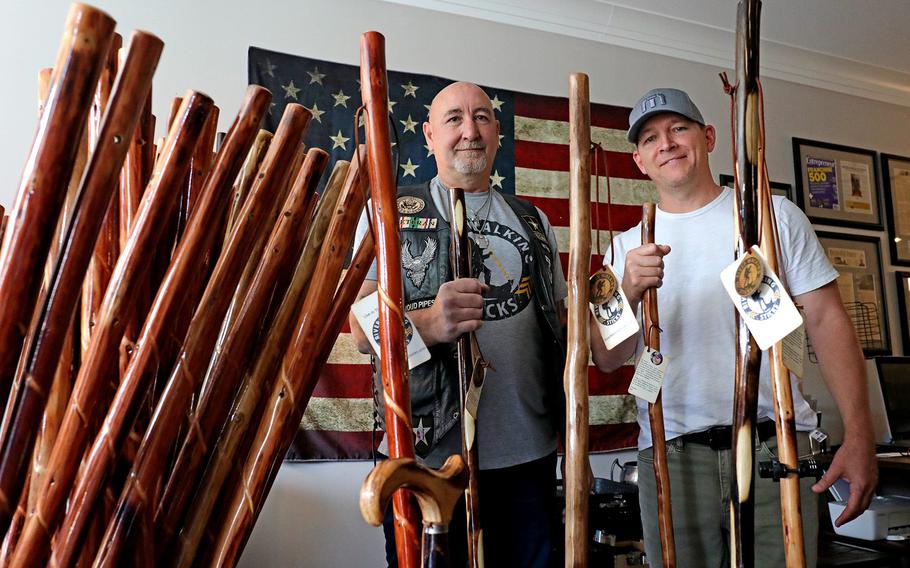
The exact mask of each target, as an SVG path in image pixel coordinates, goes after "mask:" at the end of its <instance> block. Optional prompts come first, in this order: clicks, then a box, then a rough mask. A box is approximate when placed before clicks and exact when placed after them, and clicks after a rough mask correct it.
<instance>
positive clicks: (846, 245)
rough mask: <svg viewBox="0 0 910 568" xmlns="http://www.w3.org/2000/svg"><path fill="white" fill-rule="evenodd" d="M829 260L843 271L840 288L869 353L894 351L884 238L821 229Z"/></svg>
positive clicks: (819, 234) (862, 343)
mask: <svg viewBox="0 0 910 568" xmlns="http://www.w3.org/2000/svg"><path fill="white" fill-rule="evenodd" d="M817 234H818V240H819V241H820V242H821V245H822V247H823V248H824V249H825V254H826V255H827V256H828V260H830V261H831V264H833V265H834V268H835V269H836V270H837V271H838V272H839V273H840V276H838V278H837V290H838V292H840V298H841V302H843V304H844V308H845V309H846V310H847V315H848V316H850V321H852V322H853V327H854V328H855V329H856V336H857V338H858V339H859V344H860V347H862V348H863V354H864V355H865V356H866V357H874V356H876V355H890V354H891V340H890V337H889V334H888V309H887V306H886V305H885V291H884V286H883V280H882V260H881V259H882V255H881V241H880V240H879V238H878V237H867V236H865V235H843V234H838V233H826V232H824V231H818V232H817Z"/></svg>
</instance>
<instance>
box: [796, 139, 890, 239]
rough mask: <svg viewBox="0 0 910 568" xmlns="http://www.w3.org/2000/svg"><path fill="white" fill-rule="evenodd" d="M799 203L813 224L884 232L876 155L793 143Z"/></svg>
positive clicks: (813, 143)
mask: <svg viewBox="0 0 910 568" xmlns="http://www.w3.org/2000/svg"><path fill="white" fill-rule="evenodd" d="M793 167H794V174H795V175H796V203H797V205H799V206H800V208H801V209H802V210H803V211H805V213H806V216H807V217H809V220H810V221H812V222H813V223H821V224H823V225H840V226H844V227H856V228H860V229H878V230H881V229H882V228H883V224H882V218H881V206H880V203H879V202H880V201H881V190H880V189H879V186H878V162H877V161H876V159H875V152H874V151H872V150H864V149H862V148H851V147H850V146H841V145H838V144H829V143H827V142H818V141H816V140H805V139H803V138H794V139H793Z"/></svg>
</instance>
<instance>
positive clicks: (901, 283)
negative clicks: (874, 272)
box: [894, 271, 910, 355]
mask: <svg viewBox="0 0 910 568" xmlns="http://www.w3.org/2000/svg"><path fill="white" fill-rule="evenodd" d="M894 276H895V277H896V278H897V313H898V317H900V319H901V338H902V340H903V343H902V345H903V347H904V355H910V312H908V311H907V310H908V308H910V272H900V271H898V272H895V273H894Z"/></svg>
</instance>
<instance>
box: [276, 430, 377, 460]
mask: <svg viewBox="0 0 910 568" xmlns="http://www.w3.org/2000/svg"><path fill="white" fill-rule="evenodd" d="M380 438H381V435H380V434H379V433H377V434H376V436H375V442H376V444H377V445H378V444H379V440H380ZM373 440H374V437H373V433H372V432H338V431H334V430H303V429H300V430H297V435H296V436H294V442H293V443H292V444H291V448H290V451H289V452H288V455H287V459H288V460H292V461H331V460H368V459H372V457H373V455H372V452H371V451H370V450H371V446H372V444H373ZM312 456H319V459H318V460H313V459H312Z"/></svg>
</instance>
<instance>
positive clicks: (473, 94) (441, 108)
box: [430, 81, 493, 121]
mask: <svg viewBox="0 0 910 568" xmlns="http://www.w3.org/2000/svg"><path fill="white" fill-rule="evenodd" d="M465 100H470V101H472V103H473V104H476V105H478V107H483V108H486V109H487V110H489V111H490V113H492V112H493V103H491V102H490V97H488V96H487V94H486V93H485V92H484V90H483V89H481V88H480V87H478V86H477V85H475V84H474V83H468V82H466V81H458V82H457V83H452V84H451V85H448V86H446V87H443V88H442V90H440V91H439V92H438V93H436V96H435V97H433V102H432V103H430V121H432V120H433V116H434V114H436V115H438V114H439V113H445V112H446V111H447V110H451V109H454V108H456V107H458V106H460V105H461V103H462V102H463V101H465Z"/></svg>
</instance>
